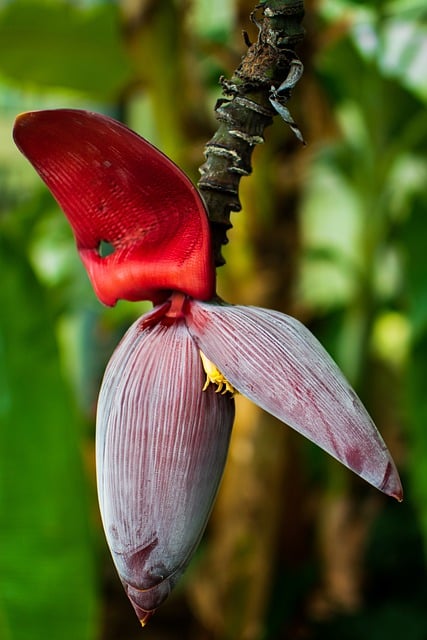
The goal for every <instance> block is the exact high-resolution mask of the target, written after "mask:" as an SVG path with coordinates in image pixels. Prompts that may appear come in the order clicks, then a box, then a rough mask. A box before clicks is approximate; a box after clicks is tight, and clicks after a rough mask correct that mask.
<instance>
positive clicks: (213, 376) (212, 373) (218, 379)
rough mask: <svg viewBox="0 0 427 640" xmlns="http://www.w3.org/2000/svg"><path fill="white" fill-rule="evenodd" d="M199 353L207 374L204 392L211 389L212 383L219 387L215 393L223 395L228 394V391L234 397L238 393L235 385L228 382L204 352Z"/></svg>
mask: <svg viewBox="0 0 427 640" xmlns="http://www.w3.org/2000/svg"><path fill="white" fill-rule="evenodd" d="M199 353H200V357H201V359H202V364H203V369H204V370H205V373H206V382H205V384H204V387H203V389H202V391H206V389H207V388H208V387H209V384H210V383H211V382H212V384H216V385H217V389H215V393H221V394H222V395H224V394H225V393H227V391H228V392H229V393H231V395H234V394H235V393H237V391H236V389H235V388H234V387H233V385H231V384H230V383H229V382H228V380H227V378H226V377H225V376H224V375H223V374H222V373H221V371H220V370H219V369H218V368H217V367H216V366H215V365H214V363H213V362H211V361H210V360H209V359H208V358H207V357H206V356H205V354H204V353H202V351H199Z"/></svg>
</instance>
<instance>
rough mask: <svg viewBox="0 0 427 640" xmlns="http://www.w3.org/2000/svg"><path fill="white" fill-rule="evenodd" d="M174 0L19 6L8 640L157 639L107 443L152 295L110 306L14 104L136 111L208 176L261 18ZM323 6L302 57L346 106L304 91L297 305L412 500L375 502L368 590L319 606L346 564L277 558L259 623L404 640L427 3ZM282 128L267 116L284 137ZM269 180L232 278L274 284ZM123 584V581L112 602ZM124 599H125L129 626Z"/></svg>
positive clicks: (330, 472)
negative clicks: (21, 145)
mask: <svg viewBox="0 0 427 640" xmlns="http://www.w3.org/2000/svg"><path fill="white" fill-rule="evenodd" d="M254 4H255V3H254ZM155 5H156V3H153V2H149V1H147V0H145V1H142V0H141V1H140V2H134V3H132V2H124V1H123V2H120V3H115V2H107V1H105V2H101V1H98V2H71V1H70V2H68V1H66V0H58V1H53V0H52V1H49V0H37V1H36V0H14V1H5V0H3V1H2V2H0V268H1V275H2V305H1V307H2V310H1V312H0V638H1V639H2V640H45V638H53V639H56V638H58V639H59V638H61V639H65V640H66V639H68V638H69V639H70V640H72V639H73V640H95V639H98V638H102V639H103V640H104V639H107V638H112V637H117V636H114V635H113V634H114V631H113V630H111V629H121V630H122V631H123V633H126V634H127V637H129V638H130V637H138V630H137V623H136V621H133V619H132V622H131V623H129V627H128V628H127V627H126V625H125V623H124V622H123V619H124V618H126V616H128V617H129V618H131V617H132V615H133V614H132V612H131V610H130V608H127V605H126V603H125V599H124V597H123V600H122V601H120V602H122V604H117V600H116V599H117V596H116V595H115V594H116V590H117V589H120V585H118V586H117V584H116V583H115V582H114V579H113V578H110V577H109V572H110V571H111V568H110V569H105V567H106V566H110V565H109V564H108V563H109V560H108V559H107V555H106V554H105V548H104V543H103V541H102V540H103V538H102V533H101V530H100V526H99V521H98V516H97V507H96V500H95V491H94V469H93V455H92V447H93V423H94V406H95V402H96V392H97V386H98V384H99V380H100V376H101V375H102V370H103V367H104V365H105V362H106V360H107V359H108V356H109V354H110V353H111V351H112V349H113V347H114V344H115V343H116V342H117V340H118V336H119V335H120V333H121V332H122V331H123V329H124V328H126V326H127V324H128V323H129V320H130V319H131V318H133V317H134V316H135V315H137V313H138V312H140V311H141V309H142V308H143V307H142V306H141V305H127V304H119V305H118V307H117V308H116V309H114V310H104V309H102V308H101V306H100V305H98V303H97V302H96V301H95V299H94V296H93V294H92V292H91V290H90V287H89V285H88V282H87V279H86V276H85V274H84V271H83V268H82V267H81V265H80V263H79V261H78V258H77V256H76V254H75V250H74V244H73V240H72V237H71V233H70V231H69V229H68V227H67V225H66V223H65V220H64V219H63V217H61V214H60V213H59V212H58V209H57V207H56V205H55V204H54V202H53V201H52V199H51V198H50V196H49V195H48V194H47V193H46V190H45V189H44V187H43V186H42V185H41V184H40V182H39V181H38V179H37V176H36V175H35V174H33V172H32V170H31V168H30V167H29V166H27V164H26V162H25V160H24V159H23V158H21V157H20V156H19V154H18V152H17V150H16V149H15V148H14V147H13V145H12V143H11V138H10V136H11V129H12V124H13V118H14V116H15V115H16V114H17V113H19V112H20V111H22V110H25V109H29V108H49V107H50V108H52V107H63V106H73V107H79V108H91V109H98V110H102V111H104V112H108V113H110V114H112V115H114V116H116V117H119V118H123V119H125V120H126V121H127V122H128V123H129V124H130V125H131V126H133V127H134V128H135V129H136V130H138V131H139V132H141V133H143V134H144V135H145V136H146V137H148V138H149V139H150V140H151V141H152V142H154V143H157V144H159V145H161V146H162V149H163V150H164V151H165V152H167V153H169V154H171V155H172V156H173V157H174V159H175V160H178V161H179V162H180V163H181V164H182V166H183V167H185V168H186V170H188V171H189V173H190V174H192V176H193V177H194V178H195V177H196V175H197V171H196V169H197V166H198V165H200V164H202V148H203V144H204V143H206V142H207V140H208V139H209V138H210V137H211V134H212V132H213V129H214V127H215V122H214V119H213V115H212V114H213V111H212V110H213V106H214V101H215V98H216V97H217V96H218V95H219V89H218V86H217V80H218V77H219V75H220V74H221V73H225V74H227V75H230V74H231V72H232V71H233V69H234V67H235V66H237V65H238V63H239V56H240V54H241V52H242V44H241V41H240V40H239V38H240V35H239V32H240V29H241V28H242V27H244V28H248V29H251V28H253V27H251V25H249V24H245V25H241V24H237V23H236V20H237V15H241V14H245V13H244V12H245V10H246V8H247V7H250V3H245V2H237V1H236V2H234V3H233V2H230V1H226V0H221V1H220V0H216V2H215V8H213V6H212V5H211V3H209V2H206V0H194V2H183V1H182V2H179V1H176V2H174V1H173V0H164V1H163V0H162V3H161V7H160V3H159V5H158V6H157V8H156V6H155ZM306 6H307V9H308V11H309V13H308V19H307V29H308V35H307V38H311V39H312V40H313V41H314V42H315V44H313V45H312V46H311V48H307V56H308V60H305V59H304V63H305V64H306V67H307V71H306V74H307V82H308V80H309V81H310V83H311V85H310V86H317V92H318V93H317V95H319V94H321V95H322V105H323V109H325V111H324V112H323V115H324V116H325V113H326V114H327V115H326V116H325V120H324V121H321V115H322V114H321V111H320V107H319V105H320V102H319V101H318V99H317V98H315V99H313V100H312V101H311V102H310V103H309V104H304V103H301V104H300V105H299V108H300V113H298V112H295V109H297V106H296V105H297V104H298V99H299V98H298V95H304V94H303V93H301V94H299V89H297V91H296V92H295V94H296V95H295V103H294V102H292V104H291V108H292V110H293V113H294V115H295V116H296V117H297V120H298V122H299V124H300V125H301V126H302V128H303V130H304V129H305V130H307V131H308V132H309V131H313V129H312V128H311V123H312V122H314V121H319V120H320V121H319V122H317V125H316V134H315V135H314V134H313V140H312V141H310V137H309V136H307V135H306V137H307V138H308V142H309V151H308V153H309V159H308V160H307V159H306V160H305V168H304V172H303V174H304V175H302V176H300V177H299V180H300V184H301V187H300V207H299V225H300V229H301V238H300V243H301V247H300V253H299V264H298V266H299V273H298V277H297V280H296V282H295V283H294V289H295V294H294V298H295V305H296V307H297V308H299V309H302V310H303V314H304V315H305V317H307V318H308V320H309V323H310V326H311V328H312V329H313V330H315V331H316V333H317V335H318V336H319V337H320V338H321V340H322V341H323V342H324V343H325V345H326V346H327V348H328V349H329V351H330V352H331V353H332V354H333V355H334V357H335V359H336V360H337V361H338V362H339V364H340V365H341V367H342V368H343V369H344V370H345V372H346V374H347V376H348V377H349V378H350V379H351V381H352V382H353V384H355V385H356V387H357V389H358V390H359V392H360V393H361V395H362V397H363V398H364V400H365V401H366V403H367V405H368V407H369V409H370V410H371V412H372V413H373V416H374V418H375V419H376V421H377V423H378V425H379V427H380V430H381V431H382V432H383V433H384V435H385V437H386V440H387V442H388V443H389V444H390V447H391V449H392V452H393V454H394V455H395V457H396V460H397V462H398V466H399V467H400V468H401V470H402V476H403V479H404V484H405V490H406V499H407V504H406V505H405V506H404V507H399V508H397V507H396V506H395V505H392V504H387V506H384V507H381V508H379V511H378V514H377V516H376V517H375V518H373V524H372V528H371V530H370V534H369V536H368V540H367V542H366V548H364V551H363V554H362V555H363V558H364V560H363V562H364V568H363V570H364V572H365V581H364V584H363V588H362V587H361V589H362V591H363V594H364V597H365V599H366V604H365V605H364V604H363V602H362V603H359V605H358V607H356V610H354V611H346V610H344V609H342V610H339V611H338V612H337V610H334V609H333V611H332V613H331V612H329V613H328V615H324V616H323V617H322V616H321V615H315V614H310V613H307V612H308V611H310V609H309V608H308V607H306V608H304V607H305V605H306V604H307V602H308V601H309V600H310V597H311V595H312V593H313V591H314V590H315V588H316V586H318V584H319V580H320V579H321V572H322V568H321V565H322V562H326V561H325V560H324V559H323V560H322V559H319V557H313V556H311V557H306V558H304V559H302V560H301V561H300V562H299V564H293V563H292V562H290V561H289V559H288V560H286V558H285V560H283V558H277V559H276V560H275V564H274V567H275V569H276V575H273V578H272V589H271V597H270V601H269V606H268V613H267V614H266V619H265V621H264V625H263V627H262V631H260V632H259V633H258V635H256V634H255V635H253V636H251V637H253V638H254V639H256V640H261V638H262V639H264V640H268V639H270V640H272V639H275V638H282V637H283V638H284V637H286V638H289V639H293V638H295V639H297V638H300V637H307V638H315V639H317V638H319V639H320V638H326V639H328V640H331V639H333V638H340V639H341V640H347V639H348V640H351V639H352V638H371V637H372V638H375V639H376V640H381V639H382V638H387V640H390V639H392V640H393V639H396V640H397V638H400V637H401V636H402V635H403V634H404V635H405V637H406V638H407V640H423V639H424V638H426V637H427V619H426V611H427V607H426V605H427V576H426V561H425V549H426V547H427V428H426V426H427V266H426V264H427V262H426V259H425V255H426V247H427V217H426V211H427V190H426V184H427V160H426V154H427V152H426V149H427V145H426V143H427V118H426V115H425V114H426V102H427V80H426V78H427V76H426V74H425V68H426V65H427V47H426V42H427V14H426V9H425V7H424V5H423V2H417V1H416V0H393V1H390V2H387V1H386V0H383V1H378V2H375V3H371V2H363V1H362V0H360V1H356V0H354V1H351V0H326V1H325V2H323V3H321V4H320V3H319V6H318V5H317V3H316V2H307V3H306ZM248 13H249V11H246V14H245V15H248ZM147 25H148V26H147ZM310 42H311V41H310ZM148 56H150V57H149V63H148V62H147V60H148ZM303 83H304V79H303V80H302V84H303ZM301 91H302V90H301ZM312 95H313V94H312ZM294 105H295V106H294ZM325 105H326V106H325ZM304 121H305V122H304ZM331 122H332V125H331ZM280 127H281V132H282V133H281V134H280V135H281V136H282V137H281V138H280V136H278V138H277V140H276V139H275V140H274V143H275V144H274V145H273V146H274V147H275V153H276V155H270V157H268V155H267V154H265V155H264V156H263V155H262V154H261V155H260V156H259V160H258V161H257V162H258V165H257V164H255V172H256V173H257V172H258V175H262V176H263V178H264V177H265V178H266V179H267V176H268V175H269V171H270V170H271V167H272V166H273V165H276V166H277V167H279V163H280V162H281V157H282V155H283V153H284V151H286V150H287V145H288V142H287V140H288V138H289V135H290V134H289V132H287V131H286V130H285V128H284V125H283V124H281V125H280ZM275 131H278V129H275ZM269 139H270V138H269V132H268V131H267V145H266V146H268V143H269ZM278 140H279V141H278ZM280 140H281V141H282V142H280ZM310 142H311V147H310ZM280 145H281V146H280ZM268 162H270V163H271V164H267V163H268ZM263 163H264V164H263ZM296 171H297V169H296ZM277 174H278V172H277ZM270 187H271V185H268V184H267V183H266V184H265V187H264V193H261V192H260V193H259V199H254V200H253V202H248V201H246V203H245V200H244V199H243V200H244V212H243V213H242V214H241V218H239V220H237V218H236V220H234V222H235V224H236V230H235V233H236V235H235V236H233V243H235V244H233V247H237V248H238V251H234V255H233V251H231V252H229V253H228V254H227V259H228V262H229V265H228V267H226V268H225V270H224V271H221V274H220V286H223V287H224V288H225V289H226V288H227V286H229V285H230V282H232V283H233V285H234V286H235V289H236V291H239V290H240V289H242V290H243V289H244V287H247V286H248V285H247V282H246V281H245V278H248V277H249V278H253V281H254V282H255V281H256V282H258V278H259V277H260V276H259V274H258V273H256V272H255V268H254V265H253V263H252V254H253V252H254V248H253V246H252V245H251V244H250V240H248V238H249V236H250V234H249V232H248V229H247V227H246V226H245V225H246V224H247V223H246V222H245V218H244V216H245V210H246V208H247V209H248V210H250V209H251V207H252V208H253V207H254V202H255V203H258V202H262V203H264V202H265V203H267V206H266V207H265V208H264V207H261V206H259V207H258V208H257V209H256V211H255V215H257V216H259V217H260V218H261V217H262V216H265V218H267V217H268V215H269V211H268V202H269V201H271V193H270V191H269V189H270ZM261 188H262V187H261ZM284 206H286V203H284ZM239 225H240V228H239ZM233 233H234V232H233ZM272 233H273V234H274V229H273V230H272ZM245 243H246V245H245ZM233 247H232V249H233ZM242 247H243V249H242ZM227 269H229V270H230V275H229V276H227V272H226V270H227ZM251 269H252V270H253V273H251V271H250V270H251ZM227 278H228V285H227ZM239 278H240V280H239ZM251 282H252V280H251ZM233 301H236V302H237V301H238V300H233ZM88 461H89V462H88ZM300 461H301V463H302V464H303V465H304V469H303V470H302V471H300V472H299V473H300V474H301V475H304V477H305V478H306V479H307V480H306V483H307V485H310V484H315V485H316V487H317V491H318V492H319V493H320V492H322V498H321V499H318V501H319V500H320V501H321V500H323V499H324V500H325V501H327V500H328V499H329V498H330V495H331V494H332V495H336V494H340V495H343V494H345V495H347V494H348V495H350V494H351V495H352V496H353V494H354V493H356V494H357V492H358V491H359V492H360V488H356V489H354V487H353V486H351V485H349V483H348V482H346V481H343V480H342V478H343V476H342V475H341V472H340V471H337V467H336V466H335V464H334V463H330V462H329V461H327V460H326V459H325V458H324V456H323V454H322V453H320V452H317V450H314V449H312V448H310V446H308V447H307V448H306V449H305V450H304V454H303V455H302V456H301V458H300ZM345 477H347V476H345ZM290 480H291V481H293V480H294V479H293V478H291V479H290ZM357 486H358V485H357ZM319 487H320V488H319ZM316 495H317V494H316ZM325 504H326V502H325ZM277 508H278V509H279V505H278V507H277ZM399 509H400V510H399ZM287 517H288V518H289V514H287ZM366 520H369V518H368V516H367V517H366ZM224 526H225V525H224ZM312 526H313V528H314V525H312ZM311 533H312V534H313V536H312V537H313V539H315V538H316V535H317V534H316V533H315V532H313V531H312V532H311ZM298 535H302V533H301V532H297V534H296V537H298ZM207 544H208V543H207ZM311 545H312V547H315V546H316V545H315V543H314V542H311ZM361 546H363V545H361ZM313 553H314V554H315V553H316V551H313ZM105 573H107V574H108V575H107V577H105ZM273 574H274V572H273ZM108 589H109V590H110V591H113V592H114V593H113V594H111V593H109V594H107V595H108V604H106V595H105V590H108ZM120 597H121V595H119V596H118V598H119V599H120ZM178 597H182V595H181V594H179V595H178ZM115 598H116V599H115ZM121 607H123V609H124V614H123V617H122V618H120V622H119V623H118V622H116V623H115V625H114V624H113V623H112V622H111V621H112V620H115V619H116V618H117V617H118V615H119V614H116V613H115V611H116V609H117V610H118V611H120V608H121ZM110 609H111V610H112V611H111V612H110V613H109V611H110ZM100 610H101V611H102V616H101V615H100V614H99V611H100ZM303 610H304V613H302V611H303ZM236 612H237V614H238V613H239V612H238V607H236ZM237 614H236V615H237ZM160 615H161V614H159V616H160ZM310 616H311V617H310ZM101 617H102V619H103V623H102V622H101V620H100V619H101ZM171 619H173V609H172V614H171ZM133 622H135V624H134V626H132V623H133ZM110 623H111V625H110ZM109 625H110V626H111V629H110V630H109V628H108V627H109ZM155 625H156V622H153V628H154V630H155V629H156V627H155ZM190 626H191V625H189V627H190ZM159 628H160V627H159ZM182 629H183V627H181V630H182ZM145 633H148V634H149V636H150V630H147V631H146V632H145ZM154 633H155V631H154ZM169 633H170V635H168V636H167V637H184V632H183V631H182V635H180V634H178V635H175V636H174V635H173V633H174V628H173V626H172V628H171V629H170V630H169ZM206 633H207V632H206ZM133 634H134V635H133ZM301 634H303V635H301ZM120 637H124V635H123V636H120ZM151 637H152V638H154V637H157V636H155V635H151ZM185 637H197V636H196V635H193V636H191V633H190V632H188V636H185ZM200 637H202V635H200ZM203 637H206V638H208V637H212V638H213V637H219V636H218V635H216V636H215V635H214V634H213V635H212V636H208V635H205V636H203Z"/></svg>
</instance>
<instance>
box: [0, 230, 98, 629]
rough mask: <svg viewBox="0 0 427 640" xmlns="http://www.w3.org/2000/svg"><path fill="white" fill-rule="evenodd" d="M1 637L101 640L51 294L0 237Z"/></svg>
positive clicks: (76, 433) (73, 424)
mask: <svg viewBox="0 0 427 640" xmlns="http://www.w3.org/2000/svg"><path fill="white" fill-rule="evenodd" d="M0 273H1V291H2V294H1V298H2V302H1V310H0V638H1V639H2V640H46V638H52V640H57V639H59V638H61V640H93V638H94V637H95V628H96V605H97V599H96V589H95V579H94V566H93V564H94V563H93V557H94V554H93V551H92V549H91V539H90V527H89V518H88V505H87V494H88V492H87V487H86V486H85V480H84V474H83V469H82V464H81V458H80V451H79V446H80V441H81V429H80V430H79V424H78V420H76V415H75V411H74V408H73V404H72V401H71V399H70V396H69V394H68V390H67V386H66V384H65V382H64V378H63V375H62V373H61V367H60V359H59V352H58V348H57V344H56V338H55V332H54V322H53V318H52V314H51V313H50V311H49V306H48V304H47V302H46V300H45V292H44V290H43V288H42V287H41V286H40V284H39V283H38V281H37V279H36V277H35V275H34V273H33V272H32V270H31V267H30V265H29V264H28V261H27V259H26V257H25V254H24V253H23V252H21V251H20V250H19V249H17V248H16V247H15V246H13V243H11V242H10V241H8V240H7V239H5V237H1V236H0Z"/></svg>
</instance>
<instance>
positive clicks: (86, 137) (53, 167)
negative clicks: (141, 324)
mask: <svg viewBox="0 0 427 640" xmlns="http://www.w3.org/2000/svg"><path fill="white" fill-rule="evenodd" d="M14 139H15V142H16V144H17V146H18V148H19V149H20V150H21V151H22V153H23V154H24V155H25V156H26V157H27V158H28V159H29V160H30V162H31V163H32V164H33V165H34V167H35V169H36V170H37V172H38V173H39V174H40V176H41V178H42V179H43V180H44V182H45V183H46V184H47V186H48V187H49V189H50V190H51V192H52V194H53V195H54V196H55V198H56V200H57V201H58V203H59V204H60V205H61V207H62V209H63V211H64V213H65V215H66V216H67V218H68V220H69V222H70V224H71V227H72V229H73V232H74V235H75V238H76V242H77V248H78V251H79V253H80V257H81V259H82V261H83V263H84V265H85V267H86V269H87V272H88V274H89V278H90V280H91V282H92V285H93V288H94V289H95V292H96V294H97V296H98V297H99V299H100V300H101V301H102V302H104V304H107V305H114V304H115V303H116V302H117V300H118V299H125V300H155V301H159V300H161V299H163V298H165V297H167V295H168V293H170V291H173V290H179V291H183V292H185V293H187V294H188V295H190V296H194V297H196V298H199V299H201V300H208V299H209V298H211V297H212V295H213V293H214V279H215V278H214V268H213V260H212V255H211V248H210V240H209V229H208V221H207V217H206V211H205V207H204V205H203V202H202V200H201V198H200V196H199V194H198V193H197V191H196V189H195V187H194V186H193V185H192V183H191V182H190V180H189V179H188V178H187V177H186V176H185V174H184V173H183V172H182V171H181V170H180V169H178V167H177V166H176V165H174V164H173V162H171V161H170V160H169V159H168V158H167V157H166V156H164V155H163V154H162V153H160V151H158V150H157V149H155V148H154V147H153V146H152V145H150V144H149V143H148V142H146V140H144V139H143V138H141V137H140V136H138V135H137V134H136V133H134V132H133V131H130V130H129V129H128V128H127V127H125V126H124V125H122V124H120V123H119V122H116V121H115V120H112V119H111V118H108V117H106V116H102V115H100V114H96V113H90V112H87V111H78V110H74V109H58V110H53V111H34V112H30V113H24V114H22V115H20V116H18V118H17V120H16V124H15V128H14ZM159 194H161V197H159ZM102 243H108V244H109V245H111V248H112V249H113V252H112V253H111V254H109V255H106V256H102V255H101V253H102Z"/></svg>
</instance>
